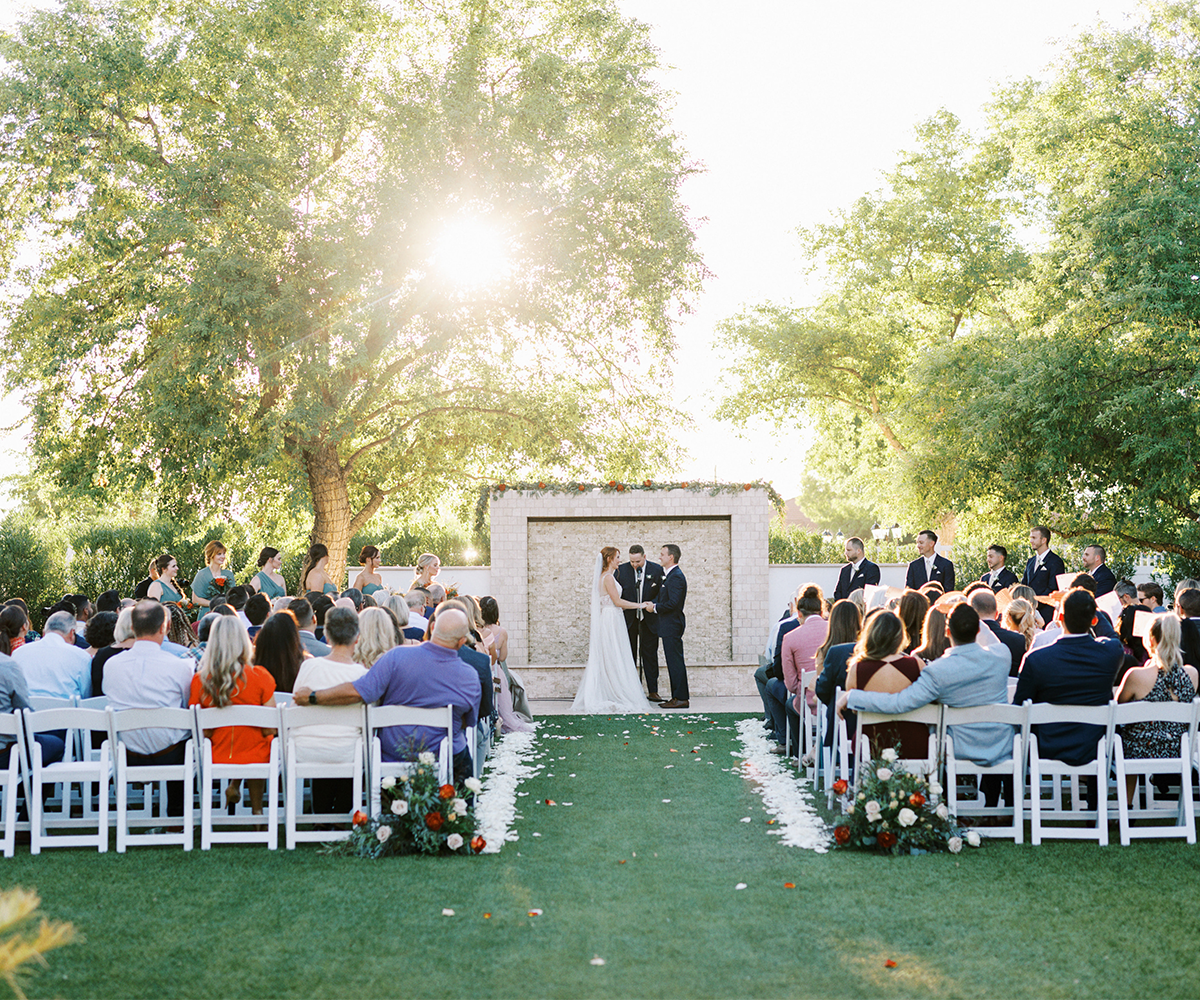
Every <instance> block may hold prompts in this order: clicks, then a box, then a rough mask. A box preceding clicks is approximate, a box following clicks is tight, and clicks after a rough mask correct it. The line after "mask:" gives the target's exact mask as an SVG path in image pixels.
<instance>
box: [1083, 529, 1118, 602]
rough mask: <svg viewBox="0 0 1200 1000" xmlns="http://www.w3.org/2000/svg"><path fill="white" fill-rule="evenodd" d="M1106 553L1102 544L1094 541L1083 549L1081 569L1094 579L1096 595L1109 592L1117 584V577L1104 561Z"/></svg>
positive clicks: (1106, 556)
mask: <svg viewBox="0 0 1200 1000" xmlns="http://www.w3.org/2000/svg"><path fill="white" fill-rule="evenodd" d="M1107 558H1108V553H1107V552H1106V551H1105V550H1104V546H1103V545H1097V544H1095V543H1094V542H1093V543H1092V544H1091V545H1089V546H1088V547H1087V548H1086V549H1084V550H1083V571H1084V572H1085V573H1087V574H1088V575H1089V576H1090V577H1091V578H1092V579H1093V580H1095V581H1096V596H1097V597H1103V596H1104V595H1105V594H1111V593H1112V592H1113V590H1115V589H1116V586H1117V578H1116V576H1115V575H1113V571H1112V570H1111V569H1109V568H1108V565H1107V564H1106V563H1105V562H1104V560H1105V559H1107Z"/></svg>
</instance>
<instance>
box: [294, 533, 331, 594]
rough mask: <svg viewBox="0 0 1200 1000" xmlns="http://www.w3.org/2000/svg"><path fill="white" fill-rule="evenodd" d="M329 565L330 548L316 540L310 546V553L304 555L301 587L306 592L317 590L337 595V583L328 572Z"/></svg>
mask: <svg viewBox="0 0 1200 1000" xmlns="http://www.w3.org/2000/svg"><path fill="white" fill-rule="evenodd" d="M328 565H329V549H327V548H326V547H325V546H324V545H322V544H321V543H320V542H314V543H313V544H312V545H310V546H309V547H308V555H306V556H305V557H304V566H303V568H302V569H301V570H300V587H301V589H302V591H303V592H304V593H306V594H307V593H309V592H310V591H314V590H315V591H316V592H317V593H318V594H333V595H334V596H335V597H336V596H337V592H338V589H337V584H336V583H334V582H333V581H332V580H331V579H330V578H329V573H327V572H326V567H327V566H328Z"/></svg>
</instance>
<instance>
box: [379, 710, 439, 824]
mask: <svg viewBox="0 0 1200 1000" xmlns="http://www.w3.org/2000/svg"><path fill="white" fill-rule="evenodd" d="M389 726H425V727H426V728H427V729H443V730H445V732H446V735H445V736H444V737H440V739H441V745H440V747H439V748H438V780H439V781H441V783H442V784H444V785H447V784H453V782H454V706H453V705H446V706H445V707H444V708H413V707H411V706H409V705H368V706H367V733H368V735H369V736H370V738H371V766H370V770H369V772H368V774H369V778H368V781H369V784H370V788H371V809H370V812H371V815H372V816H377V815H379V809H380V801H381V796H380V793H379V783H380V782H381V781H382V780H383V779H384V778H388V777H392V778H399V777H401V776H405V775H409V774H411V773H412V772H413V771H414V770H415V769H416V767H417V765H416V763H415V762H414V761H392V760H384V759H383V744H382V743H381V741H380V736H379V732H380V730H382V729H385V728H387V727H389Z"/></svg>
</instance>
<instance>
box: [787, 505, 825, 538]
mask: <svg viewBox="0 0 1200 1000" xmlns="http://www.w3.org/2000/svg"><path fill="white" fill-rule="evenodd" d="M798 499H799V498H798V497H794V498H793V499H791V500H789V501H788V502H787V503H785V504H784V505H783V523H784V524H785V525H787V526H788V527H791V526H792V525H795V526H796V527H798V528H803V529H804V530H805V531H820V530H821V526H820V525H819V524H817V522H816V521H814V520H813V519H812V518H811V517H809V516H808V515H807V514H805V513H804V511H802V510H801V509H800V505H799V504H798V503H797V500H798Z"/></svg>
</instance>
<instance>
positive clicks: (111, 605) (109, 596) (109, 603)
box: [96, 590, 1161, 614]
mask: <svg viewBox="0 0 1200 1000" xmlns="http://www.w3.org/2000/svg"><path fill="white" fill-rule="evenodd" d="M1160 593H1161V591H1160ZM120 610H121V592H120V591H119V590H106V591H105V592H104V593H103V594H101V595H100V596H99V597H97V598H96V611H97V613H100V612H104V611H111V612H113V613H114V614H117V613H119V612H120Z"/></svg>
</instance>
